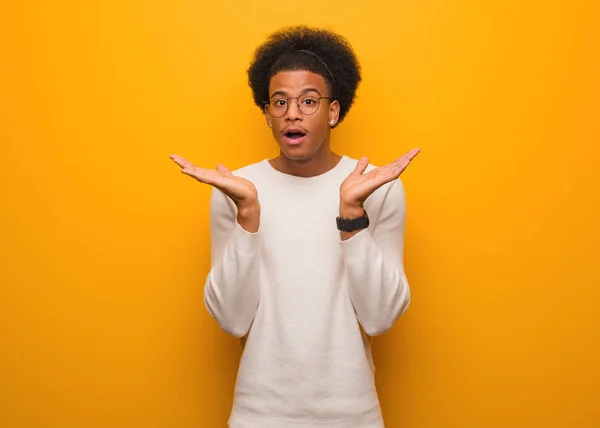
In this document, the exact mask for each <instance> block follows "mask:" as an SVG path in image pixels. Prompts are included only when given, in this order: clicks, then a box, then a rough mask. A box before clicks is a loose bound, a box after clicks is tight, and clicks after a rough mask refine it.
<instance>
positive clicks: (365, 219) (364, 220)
mask: <svg viewBox="0 0 600 428" xmlns="http://www.w3.org/2000/svg"><path fill="white" fill-rule="evenodd" d="M335 221H336V223H337V228H338V230H343V231H344V232H353V231H355V230H360V229H365V228H367V227H369V216H368V215H367V211H365V213H364V214H363V215H362V217H358V218H341V217H339V216H338V217H336V219H335Z"/></svg>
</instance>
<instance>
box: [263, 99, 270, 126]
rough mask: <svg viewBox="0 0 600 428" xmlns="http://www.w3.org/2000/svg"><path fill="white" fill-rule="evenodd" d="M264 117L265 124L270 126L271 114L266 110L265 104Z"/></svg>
mask: <svg viewBox="0 0 600 428" xmlns="http://www.w3.org/2000/svg"><path fill="white" fill-rule="evenodd" d="M264 113H265V119H266V120H267V125H268V126H269V128H271V126H272V124H271V115H270V114H269V110H268V105H267V104H265V112H264Z"/></svg>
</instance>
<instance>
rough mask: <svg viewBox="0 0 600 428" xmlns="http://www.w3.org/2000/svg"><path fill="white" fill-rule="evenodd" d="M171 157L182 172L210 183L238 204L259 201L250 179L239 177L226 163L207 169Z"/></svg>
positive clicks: (179, 158) (182, 159)
mask: <svg viewBox="0 0 600 428" xmlns="http://www.w3.org/2000/svg"><path fill="white" fill-rule="evenodd" d="M170 158H171V159H172V160H173V162H175V163H176V164H177V165H179V166H180V167H181V172H182V173H184V174H186V175H189V176H190V177H192V178H195V179H196V180H198V181H199V182H201V183H206V184H210V185H211V186H214V187H216V188H217V189H219V190H220V191H222V192H223V193H225V194H226V195H227V196H229V197H230V198H231V199H232V200H233V201H234V202H235V203H236V205H237V206H238V208H239V207H240V206H247V205H251V204H254V203H256V202H258V192H257V191H256V187H254V184H252V183H251V182H250V181H248V180H246V179H245V178H242V177H237V176H235V175H233V174H232V173H231V171H229V169H228V168H227V167H226V166H224V165H217V168H216V169H205V168H200V167H199V166H195V165H194V164H193V163H192V162H190V161H189V160H187V159H185V158H183V157H181V156H179V155H171V156H170Z"/></svg>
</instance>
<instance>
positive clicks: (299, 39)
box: [248, 25, 361, 125]
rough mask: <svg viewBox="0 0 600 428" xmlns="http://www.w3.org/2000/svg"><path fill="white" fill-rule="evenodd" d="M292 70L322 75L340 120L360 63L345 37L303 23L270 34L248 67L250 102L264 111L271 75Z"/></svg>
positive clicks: (358, 78) (357, 79)
mask: <svg viewBox="0 0 600 428" xmlns="http://www.w3.org/2000/svg"><path fill="white" fill-rule="evenodd" d="M295 70H303V71H311V72H313V73H316V74H319V75H321V76H322V77H323V78H324V79H325V82H326V83H327V85H328V87H329V89H330V91H331V93H332V98H333V99H334V100H337V101H338V102H339V103H340V115H339V118H338V123H339V122H341V121H342V120H343V119H344V117H345V116H346V114H347V113H348V111H349V110H350V107H351V106H352V103H353V102H354V98H355V96H356V89H357V88H358V85H359V83H360V81H361V75H360V64H359V62H358V59H357V57H356V54H355V53H354V51H353V50H352V47H351V46H350V44H349V43H348V41H347V40H346V39H345V38H344V37H342V36H340V35H338V34H336V33H333V32H331V31H328V30H323V29H318V28H311V27H307V26H304V25H301V26H294V27H286V28H283V29H281V30H279V31H277V32H275V33H273V34H271V35H270V36H269V37H268V38H267V40H266V41H265V42H264V43H263V44H262V45H260V46H259V47H258V48H257V49H256V51H255V52H254V58H253V60H252V62H251V64H250V67H249V68H248V84H249V85H250V88H251V89H252V94H253V98H254V103H255V104H256V105H257V106H258V107H260V108H261V110H263V111H264V107H265V104H267V103H268V102H269V82H270V81H271V77H273V76H274V75H275V74H277V73H278V72H280V71H295ZM336 125H337V124H336Z"/></svg>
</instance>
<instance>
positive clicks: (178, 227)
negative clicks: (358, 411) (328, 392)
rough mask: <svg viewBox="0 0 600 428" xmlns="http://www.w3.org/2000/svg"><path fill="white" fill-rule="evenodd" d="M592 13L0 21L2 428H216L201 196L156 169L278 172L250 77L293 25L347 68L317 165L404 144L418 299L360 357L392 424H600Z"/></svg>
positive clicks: (443, 4) (284, 8)
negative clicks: (336, 116) (250, 69)
mask: <svg viewBox="0 0 600 428" xmlns="http://www.w3.org/2000/svg"><path fill="white" fill-rule="evenodd" d="M598 4H599V3H598V2H597V1H595V0H589V1H583V0H582V1H576V0H572V1H569V2H567V1H546V2H537V1H533V0H518V1H517V0H508V1H507V0H504V1H486V2H483V1H480V2H477V1H468V0H456V1H451V2H450V1H442V0H434V1H429V2H414V1H410V2H362V1H346V2H333V1H323V0H320V1H314V2H312V1H305V2H301V3H291V2H286V1H282V0H279V1H271V0H264V1H260V2H242V1H240V2H236V3H233V2H190V1H170V2H167V1H161V2H159V1H136V2H133V1H130V2H124V1H114V0H110V1H104V2H91V3H90V2H79V1H72V0H67V1H63V2H53V1H21V2H3V3H2V5H0V55H1V58H2V64H3V65H2V66H0V143H1V147H2V156H1V158H0V159H1V162H2V165H1V167H0V183H1V184H0V185H1V186H2V189H1V192H2V193H1V194H2V211H1V214H0V216H1V217H0V218H1V227H2V229H1V230H0V232H1V236H2V239H1V240H0V263H1V269H0V320H1V324H0V328H1V330H0V333H1V335H0V340H1V342H0V346H1V348H0V426H1V427H6V428H53V427H56V428H107V427H111V428H131V427H140V428H158V427H165V428H173V427H177V428H184V427H190V428H191V427H199V426H206V427H222V426H225V421H226V420H227V416H228V413H229V408H230V404H231V399H232V389H233V386H234V380H235V371H236V367H237V362H238V358H239V352H240V350H239V346H238V343H237V342H236V341H235V339H233V338H230V337H228V336H226V334H225V333H222V332H221V331H220V330H219V329H218V327H217V325H216V323H214V322H213V321H212V320H211V319H210V317H209V316H208V314H207V312H206V310H205V308H204V306H203V303H202V287H203V283H204V278H205V275H206V273H207V269H208V261H209V252H208V251H209V241H208V240H209V237H208V202H209V193H210V192H209V189H208V188H206V187H203V186H202V185H200V184H199V183H195V182H193V181H192V180H191V179H189V177H185V176H183V175H182V174H180V173H179V168H178V167H177V166H176V165H175V164H173V163H172V162H171V161H170V159H169V158H168V155H169V154H171V153H179V154H181V155H184V156H187V157H189V158H190V159H192V160H193V161H196V162H197V163H199V164H202V165H205V166H214V165H215V164H216V163H217V162H223V163H225V164H227V165H228V166H230V167H231V168H237V167H239V166H242V165H244V164H247V163H250V162H254V161H257V160H260V159H264V158H265V157H268V156H274V155H275V154H276V149H275V143H274V142H273V141H272V138H271V137H270V135H269V131H268V128H267V127H266V126H265V124H264V121H263V120H262V118H261V114H260V112H259V110H258V109H257V108H256V107H254V105H253V104H252V101H251V95H250V90H249V88H248V87H247V85H246V75H245V70H246V67H247V65H248V62H249V60H250V57H251V54H252V51H253V49H254V48H255V47H256V46H257V45H258V44H259V43H260V42H261V41H262V40H263V39H264V37H265V36H266V35H267V34H268V33H270V32H271V31H274V30H276V29H278V28H279V27H280V26H283V25H287V24H298V23H307V24H311V25H319V26H326V27H328V28H332V29H334V30H336V31H339V32H340V33H342V34H344V35H345V36H347V37H348V39H349V40H350V41H351V42H352V44H353V45H354V47H355V49H356V51H357V53H358V55H359V57H360V58H361V60H362V64H363V68H364V70H363V71H364V82H363V85H362V86H361V87H360V91H359V98H358V101H357V103H356V106H355V107H354V109H353V110H352V111H351V113H350V115H349V116H348V118H347V121H346V122H345V123H344V124H343V125H342V126H341V127H340V128H339V129H338V130H336V131H335V132H334V134H333V140H334V148H335V149H336V150H338V151H340V152H344V153H346V154H348V155H351V156H355V157H358V156H361V155H363V154H367V155H369V156H370V157H371V160H372V162H374V163H378V164H382V163H385V162H387V161H389V160H391V159H393V158H394V157H396V156H398V155H399V154H402V153H404V152H405V151H406V150H408V149H409V148H412V147H421V148H422V153H421V154H420V155H419V157H418V158H417V159H416V160H415V162H414V164H413V165H411V166H410V168H409V170H407V172H406V174H405V175H404V183H405V188H406V192H407V201H408V224H407V237H406V259H405V263H406V269H407V273H408V277H409V279H410V282H411V285H412V290H413V302H412V306H411V308H410V310H409V311H408V312H407V313H406V314H405V316H404V317H402V318H401V320H400V321H399V322H398V324H397V325H396V326H395V328H394V329H393V330H392V331H390V332H389V333H388V334H386V335H384V336H382V337H381V338H376V339H375V342H374V351H375V354H376V355H375V358H376V364H377V370H378V371H377V382H378V387H379V390H380V393H381V401H382V405H383V410H384V413H385V417H386V420H387V426H389V427H402V428H425V427H431V428H439V427H444V428H447V427H456V428H482V427H485V428H495V427H498V428H500V427H502V428H506V427H511V428H520V427H523V428H531V427H545V428H563V427H590V428H591V427H598V426H600V404H599V401H598V398H599V396H600V374H599V369H598V362H599V351H600V349H599V347H600V328H599V327H600V325H599V324H600V322H599V321H598V319H597V316H595V315H594V310H597V307H598V303H599V297H600V291H599V289H598V286H599V284H600V257H599V251H600V248H599V247H600V245H599V242H600V226H599V225H598V224H599V220H598V219H599V218H600V215H599V214H600V213H599V212H598V211H599V210H598V204H599V202H600V201H599V194H600V192H599V190H598V186H599V185H600V178H599V175H598V166H597V165H598V161H599V160H600V149H599V146H600V125H599V115H598V113H599V112H600V110H599V108H598V105H599V104H598V100H599V99H600V90H599V83H598V76H600V53H599V52H600V51H599V50H598V45H599V43H600V34H599V31H598V22H600V10H599V6H598Z"/></svg>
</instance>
